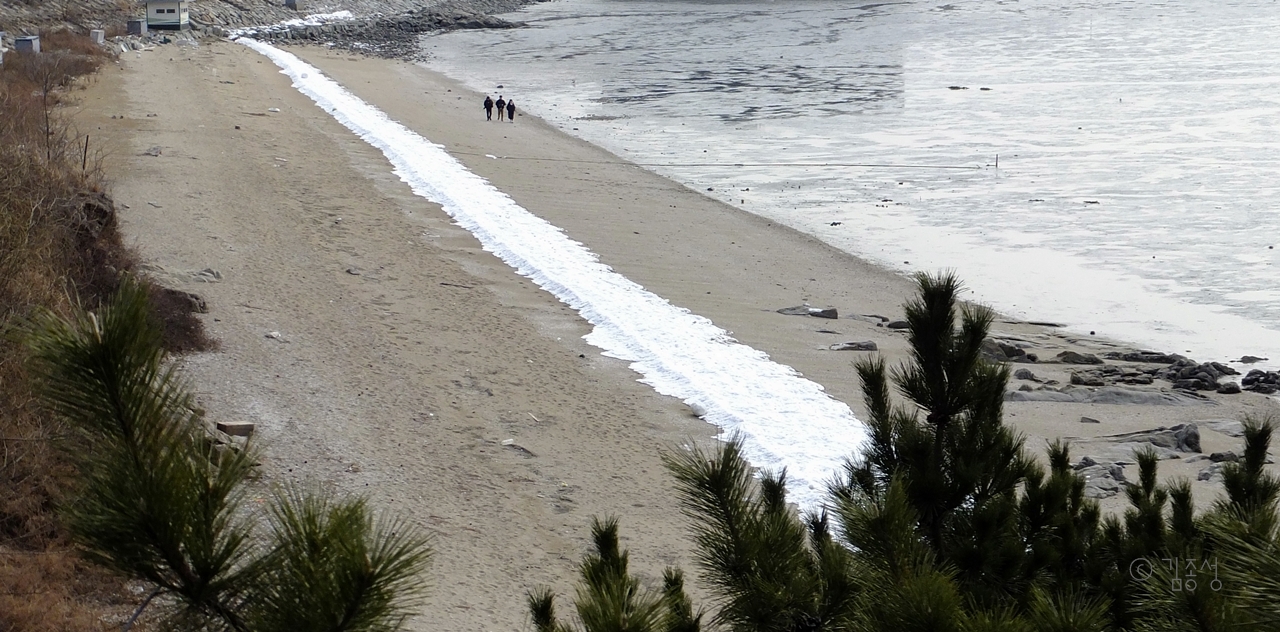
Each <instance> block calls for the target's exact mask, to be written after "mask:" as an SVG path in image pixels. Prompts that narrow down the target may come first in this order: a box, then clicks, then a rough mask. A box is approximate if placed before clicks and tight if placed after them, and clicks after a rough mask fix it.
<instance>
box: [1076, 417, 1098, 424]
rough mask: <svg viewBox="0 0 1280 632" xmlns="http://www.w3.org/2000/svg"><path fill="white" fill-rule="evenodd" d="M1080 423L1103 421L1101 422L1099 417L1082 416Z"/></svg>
mask: <svg viewBox="0 0 1280 632" xmlns="http://www.w3.org/2000/svg"><path fill="white" fill-rule="evenodd" d="M1080 423H1082V424H1100V423H1102V422H1101V421H1098V420H1097V419H1094V418H1093V417H1081V418H1080Z"/></svg>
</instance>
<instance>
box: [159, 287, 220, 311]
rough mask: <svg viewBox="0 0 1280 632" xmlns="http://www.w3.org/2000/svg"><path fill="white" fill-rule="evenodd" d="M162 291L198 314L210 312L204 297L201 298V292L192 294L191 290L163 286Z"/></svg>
mask: <svg viewBox="0 0 1280 632" xmlns="http://www.w3.org/2000/svg"><path fill="white" fill-rule="evenodd" d="M161 292H163V293H164V295H165V296H166V297H168V298H170V299H171V300H173V301H175V302H177V303H178V304H180V305H183V306H184V307H186V309H188V310H189V311H191V312H194V313H196V314H208V313H209V306H208V305H207V304H206V303H205V302H204V299H203V298H200V295H199V294H192V293H191V292H183V291H182V290H175V289H173V288H167V287H166V288H162V289H161Z"/></svg>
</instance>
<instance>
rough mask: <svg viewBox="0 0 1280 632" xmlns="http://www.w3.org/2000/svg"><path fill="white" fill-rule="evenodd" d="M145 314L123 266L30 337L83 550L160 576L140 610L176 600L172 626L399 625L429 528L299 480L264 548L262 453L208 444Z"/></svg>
mask: <svg viewBox="0 0 1280 632" xmlns="http://www.w3.org/2000/svg"><path fill="white" fill-rule="evenodd" d="M149 312H150V310H149V307H148V305H147V292H146V289H145V287H144V286H143V285H142V284H141V283H139V282H138V281H136V280H134V279H131V278H126V279H124V281H123V282H122V284H121V288H120V290H119V291H118V293H117V294H116V295H115V296H114V297H113V298H112V299H111V300H110V301H109V302H108V304H107V305H106V306H105V307H103V308H102V309H101V310H99V311H98V312H96V313H92V312H85V311H79V312H77V313H76V314H75V315H74V316H73V317H72V318H71V319H69V320H63V319H60V318H57V317H55V316H53V315H50V314H46V315H45V316H43V317H42V318H40V319H39V320H38V321H37V322H36V323H35V326H34V327H33V328H32V332H31V335H30V346H31V349H32V352H33V353H32V355H33V365H34V366H33V369H34V373H35V374H36V375H37V376H38V377H39V379H40V386H41V393H42V396H43V398H44V401H45V402H46V403H47V404H48V405H49V407H50V408H52V409H53V411H54V412H55V413H57V414H59V415H61V416H62V417H63V418H65V419H66V420H67V421H68V422H70V423H69V425H70V426H71V427H72V428H74V429H75V431H76V437H75V439H74V442H73V443H71V444H69V445H68V446H67V447H68V450H69V453H70V455H71V457H72V459H73V460H74V461H75V462H76V464H77V466H78V467H79V470H80V473H81V478H82V481H81V485H80V489H79V493H78V496H77V497H76V498H75V499H73V501H72V502H70V503H68V504H67V506H66V508H65V512H66V516H67V519H68V522H69V525H70V528H71V532H72V534H73V535H74V537H75V538H76V540H77V541H78V543H79V544H80V546H81V547H82V549H83V551H84V553H85V555H86V556H88V557H89V558H90V559H93V560H95V561H97V562H99V563H101V564H103V565H104V566H106V567H107V568H109V569H111V570H113V571H116V572H117V573H120V574H121V575H124V576H126V577H130V578H135V579H140V580H143V581H146V582H148V583H149V584H151V585H152V586H153V587H154V591H153V592H152V595H151V597H149V598H148V599H147V601H146V602H144V603H143V605H142V607H146V605H147V604H148V603H150V602H151V600H152V598H154V597H156V596H158V595H167V596H169V597H172V601H173V602H175V603H176V604H177V606H176V607H175V608H174V609H173V610H172V611H171V612H170V613H169V615H170V617H169V620H168V625H169V626H170V627H174V628H178V629H215V630H216V629H226V630H236V631H241V632H268V631H274V630H298V629H313V630H331V631H334V632H338V631H357V630H360V631H364V630H369V631H372V630H395V629H398V628H399V627H400V626H401V624H402V623H403V621H404V620H405V617H406V615H407V613H408V612H409V611H410V610H411V609H412V608H413V607H415V606H416V605H417V604H418V603H419V598H420V594H421V593H420V591H421V588H420V586H421V584H420V583H419V582H417V581H416V578H417V576H418V575H419V574H420V572H421V571H422V569H423V568H424V566H425V564H426V562H427V559H428V557H429V555H430V549H429V548H428V547H427V543H426V540H425V539H424V538H423V536H422V535H420V534H419V533H418V532H417V531H416V530H415V529H413V528H411V527H409V526H408V525H405V524H404V523H402V522H396V521H390V522H387V521H382V520H377V519H375V518H374V517H373V515H372V512H371V511H370V510H369V508H368V505H367V503H366V501H364V500H362V499H355V500H335V499H332V498H330V497H328V496H326V495H323V494H314V493H302V492H299V491H297V490H293V491H286V492H282V493H281V494H279V495H278V496H277V498H276V500H275V503H274V505H273V508H272V510H271V511H272V515H271V518H272V526H273V528H272V530H271V532H270V533H269V534H268V535H267V537H266V538H264V539H265V541H266V542H267V545H265V546H258V545H255V544H254V543H255V541H256V540H257V538H255V537H254V536H255V533H256V532H257V531H258V530H259V527H258V522H260V518H262V516H260V515H256V514H255V513H254V512H253V511H252V510H250V509H249V508H248V507H247V506H246V502H245V493H246V490H247V481H248V478H249V476H250V473H251V470H252V467H253V463H254V462H255V460H256V459H257V458H258V453H257V451H256V449H255V448H254V447H253V445H252V444H250V445H249V446H246V447H245V448H244V449H242V450H239V451H231V452H229V453H222V454H219V453H216V452H215V451H214V445H213V442H212V441H210V437H209V436H208V431H207V430H206V428H205V427H204V425H203V423H202V422H201V420H200V419H199V417H198V416H197V415H196V413H195V412H193V411H194V406H193V402H192V398H191V395H190V392H189V391H188V390H187V388H186V385H185V384H184V383H183V382H182V380H181V378H180V377H179V376H178V374H177V372H176V371H175V369H174V368H173V366H172V365H167V366H166V364H165V361H164V360H165V358H164V353H163V351H162V349H161V346H160V332H159V330H158V329H157V328H156V327H155V325H154V324H153V323H152V322H151V320H150V319H149V318H148V314H149ZM142 607H140V608H139V613H140V612H141V608H142ZM135 619H136V614H135ZM130 623H132V619H131V620H130ZM126 627H127V626H126Z"/></svg>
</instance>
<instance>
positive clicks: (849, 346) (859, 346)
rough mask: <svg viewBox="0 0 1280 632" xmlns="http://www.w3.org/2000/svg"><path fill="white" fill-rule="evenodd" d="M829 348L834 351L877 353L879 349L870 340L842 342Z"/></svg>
mask: <svg viewBox="0 0 1280 632" xmlns="http://www.w3.org/2000/svg"><path fill="white" fill-rule="evenodd" d="M827 348H828V349H830V350H832V351H875V350H876V349H877V347H876V343H874V342H872V341H870V340H864V341H862V342H840V343H837V344H833V345H831V346H830V347H827Z"/></svg>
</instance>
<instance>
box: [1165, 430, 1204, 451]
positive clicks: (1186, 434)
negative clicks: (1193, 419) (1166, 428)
mask: <svg viewBox="0 0 1280 632" xmlns="http://www.w3.org/2000/svg"><path fill="white" fill-rule="evenodd" d="M1170 430H1173V436H1174V438H1176V439H1177V441H1178V444H1177V446H1176V447H1175V449H1176V450H1178V451H1179V452H1199V451H1200V429H1199V428H1197V427H1196V425H1195V424H1179V425H1177V426H1174V427H1173V428H1170Z"/></svg>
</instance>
